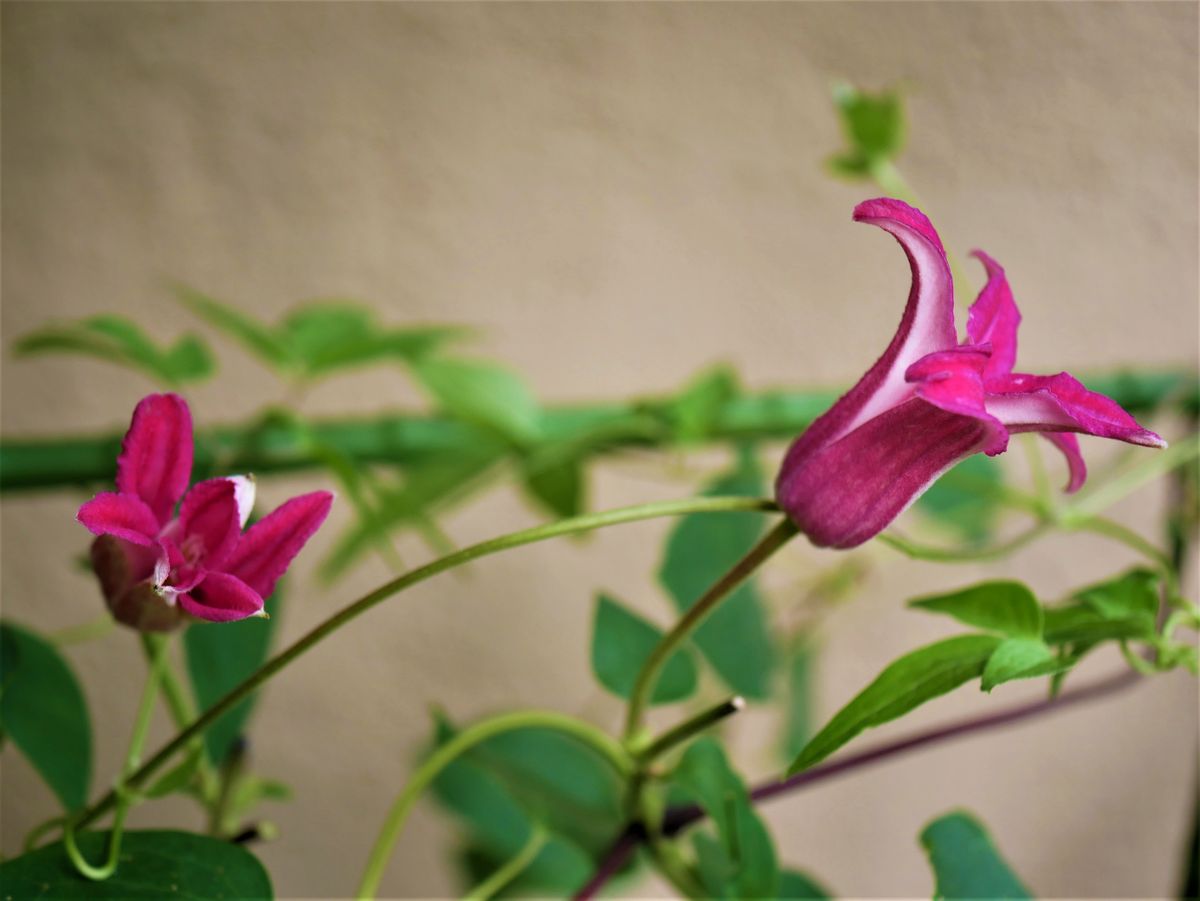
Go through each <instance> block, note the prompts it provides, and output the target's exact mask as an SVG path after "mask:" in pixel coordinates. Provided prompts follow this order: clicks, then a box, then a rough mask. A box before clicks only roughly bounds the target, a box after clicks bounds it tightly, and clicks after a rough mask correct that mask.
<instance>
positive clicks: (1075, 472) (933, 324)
mask: <svg viewBox="0 0 1200 901" xmlns="http://www.w3.org/2000/svg"><path fill="white" fill-rule="evenodd" d="M854 218H855V220H856V221H858V222H869V223H871V224H872V225H877V226H879V227H880V228H882V229H883V230H884V231H887V232H889V233H890V234H891V235H892V236H893V237H895V239H896V240H897V241H899V242H900V246H901V247H902V248H903V249H904V252H905V254H906V255H907V256H908V260H909V264H910V266H911V267H912V290H911V291H910V292H909V295H908V304H907V305H906V306H905V308H904V315H903V317H902V318H901V320H900V326H899V328H898V329H897V330H896V334H895V337H893V338H892V341H891V343H890V344H889V345H888V347H887V350H885V351H884V352H883V356H881V357H880V358H879V359H878V360H877V361H876V362H875V365H873V366H872V367H871V368H870V369H869V370H867V373H866V374H865V375H864V376H863V377H862V378H861V379H859V381H858V384H856V385H855V386H854V387H853V388H851V389H850V390H849V391H848V392H846V394H844V395H843V396H842V397H841V398H840V399H839V400H838V401H837V402H836V403H835V404H834V405H833V406H832V407H831V408H830V409H829V410H828V411H826V412H825V413H824V414H823V415H821V416H820V417H819V418H818V419H816V420H815V421H814V422H813V424H812V425H811V426H809V427H808V429H807V430H806V431H805V432H804V433H803V434H801V435H800V437H799V438H797V439H796V441H795V442H794V443H793V444H792V446H791V448H790V449H789V450H788V453H787V455H786V457H785V458H784V461H783V466H782V467H781V469H780V472H779V477H778V479H777V481H776V486H775V491H776V497H777V499H778V501H779V504H780V506H781V507H782V508H783V509H784V510H785V511H786V512H787V514H788V515H789V516H790V517H791V518H792V520H793V521H794V522H795V523H796V524H797V526H799V527H800V529H801V530H802V531H803V532H804V533H805V534H806V535H808V537H809V539H810V540H811V541H812V542H813V543H814V544H816V545H818V546H820V547H834V548H849V547H854V546H856V545H859V544H862V543H863V542H864V541H866V540H867V539H869V538H871V537H872V536H874V535H876V534H878V533H879V532H881V531H882V530H883V529H884V528H886V527H887V526H888V524H889V523H891V522H892V520H894V519H895V518H896V517H897V516H898V515H900V513H901V512H902V511H903V510H904V509H905V508H906V507H908V505H909V504H911V503H912V502H913V501H914V500H916V498H917V497H919V496H920V495H921V493H922V492H924V491H925V489H926V488H928V487H929V486H930V484H932V483H933V481H934V480H935V479H937V477H938V476H940V475H941V474H942V473H944V472H945V471H946V470H948V469H949V468H950V467H952V466H953V465H954V464H955V463H957V462H959V461H960V460H962V459H963V458H965V457H967V456H970V455H971V454H974V453H978V452H980V451H982V452H983V453H986V454H988V455H995V454H1000V453H1003V452H1004V450H1005V449H1006V448H1007V447H1008V437H1009V435H1011V434H1015V433H1018V432H1041V433H1043V434H1044V435H1045V436H1046V437H1047V438H1048V439H1049V440H1050V441H1051V442H1052V443H1053V444H1054V445H1055V446H1056V447H1058V449H1059V450H1060V451H1062V452H1063V454H1064V455H1065V456H1066V460H1067V466H1068V469H1069V471H1070V479H1069V481H1068V484H1067V489H1066V490H1067V491H1076V490H1078V489H1079V487H1080V486H1081V485H1083V482H1084V479H1085V478H1086V477H1087V469H1086V467H1085V466H1084V462H1083V456H1082V455H1081V453H1080V450H1079V442H1078V439H1077V438H1076V437H1075V434H1074V433H1080V434H1085V435H1096V436H1098V437H1101V438H1115V439H1117V440H1118V441H1127V442H1129V443H1131V444H1141V445H1145V446H1147V447H1164V446H1165V445H1166V443H1165V442H1164V441H1163V440H1162V439H1161V438H1159V437H1158V436H1157V435H1155V434H1154V433H1153V432H1150V431H1147V430H1146V429H1143V428H1142V427H1141V426H1139V425H1138V424H1137V422H1135V421H1134V419H1133V417H1132V416H1130V415H1129V414H1128V413H1127V412H1125V411H1124V410H1123V409H1121V407H1120V406H1119V405H1118V404H1117V403H1116V402H1115V401H1113V400H1111V399H1110V398H1108V397H1105V396H1104V395H1102V394H1097V393H1095V392H1094V391H1089V390H1088V389H1087V388H1085V387H1084V386H1083V385H1082V384H1080V383H1079V382H1078V381H1077V380H1076V379H1074V378H1072V377H1071V376H1070V375H1068V374H1067V373H1065V372H1060V373H1058V374H1057V375H1044V376H1039V375H1024V374H1021V373H1015V372H1013V371H1012V370H1013V365H1014V363H1015V361H1016V356H1017V325H1018V323H1019V322H1020V321H1021V315H1020V313H1019V312H1017V307H1016V304H1015V303H1014V302H1013V296H1012V291H1011V290H1010V288H1009V286H1008V281H1007V279H1006V278H1005V275H1004V270H1003V269H1002V268H1001V267H1000V266H999V265H998V264H997V263H996V262H995V261H994V260H992V259H991V258H990V257H988V256H987V255H986V254H984V253H982V252H980V251H976V252H975V253H974V254H973V255H974V256H976V257H977V258H978V259H979V260H980V262H982V263H983V266H984V268H985V269H986V270H987V284H986V285H984V287H983V290H982V291H981V292H980V293H979V297H978V298H977V299H976V301H975V303H974V304H973V305H972V306H971V309H970V311H969V313H968V317H967V340H966V341H965V342H964V343H963V344H961V345H960V344H959V343H958V339H957V336H956V334H955V327H954V289H953V285H952V282H951V279H950V266H949V264H948V262H947V260H946V252H945V250H943V248H942V242H941V240H940V239H939V238H938V235H937V232H936V231H934V229H933V226H932V225H931V224H930V222H929V220H928V219H927V218H926V217H925V215H924V214H923V213H921V212H920V211H919V210H917V209H914V208H913V207H911V206H909V205H908V204H905V203H902V202H901V201H899V200H890V199H886V198H885V199H879V200H868V201H866V202H865V203H861V204H859V205H858V207H856V208H855V210H854Z"/></svg>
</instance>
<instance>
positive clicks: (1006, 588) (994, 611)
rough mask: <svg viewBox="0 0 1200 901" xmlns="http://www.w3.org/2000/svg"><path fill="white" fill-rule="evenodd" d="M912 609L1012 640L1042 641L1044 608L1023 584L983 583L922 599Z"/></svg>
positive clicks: (912, 604) (912, 603) (911, 602)
mask: <svg viewBox="0 0 1200 901" xmlns="http://www.w3.org/2000/svg"><path fill="white" fill-rule="evenodd" d="M909 606H910V607H917V608H920V609H921V610H930V611H933V612H934V613H945V614H947V615H948V616H952V617H954V618H955V619H957V620H958V621H959V622H961V623H966V624H967V625H968V626H975V627H977V628H980V629H988V630H989V631H992V632H1000V633H1002V634H1004V635H1010V636H1012V637H1013V638H1041V637H1042V605H1041V604H1039V603H1038V602H1037V598H1035V597H1034V596H1033V592H1032V591H1030V590H1029V589H1028V588H1026V587H1025V586H1024V585H1022V584H1021V583H1020V582H983V583H981V584H979V585H972V586H971V587H970V588H964V589H962V590H961V591H954V592H951V593H949V594H939V595H934V596H932V597H927V598H919V599H917V600H915V601H910V602H909Z"/></svg>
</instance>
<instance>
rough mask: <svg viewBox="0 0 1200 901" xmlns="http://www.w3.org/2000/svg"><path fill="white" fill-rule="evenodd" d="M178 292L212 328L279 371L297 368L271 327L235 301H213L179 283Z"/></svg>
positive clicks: (289, 353)
mask: <svg viewBox="0 0 1200 901" xmlns="http://www.w3.org/2000/svg"><path fill="white" fill-rule="evenodd" d="M175 294H176V296H177V297H178V298H179V300H180V302H181V303H183V305H184V306H186V307H187V308H188V309H189V310H191V311H192V312H193V313H195V314H196V315H197V316H199V317H200V318H201V319H203V320H204V321H205V322H207V323H208V324H209V325H211V326H212V327H213V328H215V329H218V330H220V331H222V332H224V333H225V334H226V335H228V336H229V337H231V338H233V339H234V340H236V341H238V342H240V343H241V344H242V345H243V346H244V347H245V348H246V349H247V350H249V351H250V352H251V353H252V354H254V355H255V356H256V357H258V358H259V359H260V360H262V362H264V363H266V364H267V366H268V367H270V368H271V369H274V370H275V371H276V372H277V373H282V372H288V371H291V370H293V369H295V367H296V359H295V357H294V356H293V355H292V354H291V352H290V351H289V349H288V346H287V344H286V343H285V342H284V341H283V340H281V339H280V337H279V336H278V335H277V334H276V333H275V330H274V329H273V328H272V327H271V326H269V325H265V324H263V323H262V322H259V321H258V320H257V319H255V318H253V317H252V316H247V315H246V314H245V313H243V312H241V311H240V310H239V309H237V307H235V306H233V305H232V304H227V303H222V302H220V301H218V300H214V299H213V298H211V297H209V296H207V295H205V294H201V293H200V292H199V291H194V290H192V289H191V288H187V287H183V286H178V287H176V289H175Z"/></svg>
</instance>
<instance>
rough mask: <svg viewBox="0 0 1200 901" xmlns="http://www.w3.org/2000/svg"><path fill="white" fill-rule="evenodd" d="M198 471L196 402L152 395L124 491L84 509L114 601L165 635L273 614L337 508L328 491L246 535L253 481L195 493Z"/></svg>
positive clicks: (127, 464) (214, 484) (215, 484)
mask: <svg viewBox="0 0 1200 901" xmlns="http://www.w3.org/2000/svg"><path fill="white" fill-rule="evenodd" d="M191 472H192V416H191V413H190V412H189V411H188V407H187V403H186V402H185V401H184V400H183V398H181V397H179V396H178V395H175V394H152V395H150V396H149V397H146V398H143V399H142V401H141V402H140V403H139V404H138V405H137V409H135V410H134V411H133V421H132V423H130V426H129V431H128V432H126V433H125V440H124V442H123V444H122V445H121V454H120V456H119V457H118V458H117V492H116V493H112V492H106V493H104V494H98V495H96V496H95V497H94V498H92V500H90V501H88V502H87V503H86V504H84V505H83V506H82V507H80V508H79V513H78V515H77V517H76V518H77V519H78V520H79V521H80V522H81V523H83V524H84V525H85V526H87V528H88V529H89V530H90V531H91V532H93V533H94V534H96V535H99V536H100V537H99V538H97V539H96V541H95V542H94V543H93V545H92V564H93V568H94V569H95V571H96V574H97V576H98V577H99V579H100V585H101V589H102V590H103V592H104V597H105V600H106V601H107V602H108V605H109V608H110V609H111V610H112V612H113V616H114V617H116V619H118V620H119V621H121V622H123V623H125V624H127V625H131V626H133V627H135V628H138V629H143V630H149V631H161V630H166V629H170V628H173V627H174V626H176V625H178V624H179V623H180V622H181V621H182V620H183V618H184V614H187V615H190V616H192V617H195V618H197V619H203V620H209V621H211V622H231V621H233V620H239V619H244V618H245V617H247V616H261V615H263V601H264V599H266V598H268V597H270V595H271V592H272V591H274V590H275V583H276V581H278V579H279V577H280V576H282V575H283V573H284V572H285V571H286V570H287V568H288V565H289V564H290V563H291V562H292V559H293V558H294V557H295V556H296V554H298V553H299V552H300V549H301V548H302V547H304V544H305V542H307V541H308V539H309V538H310V537H312V535H313V533H315V532H316V531H317V529H318V528H319V527H320V525H321V523H322V522H323V521H324V520H325V517H326V515H327V514H328V513H329V508H330V505H331V504H332V503H333V495H332V494H330V493H329V492H328V491H315V492H313V493H312V494H305V495H301V496H300V497H294V498H292V499H291V500H289V501H287V502H286V503H284V504H283V505H282V506H280V507H279V508H278V509H277V510H275V511H274V512H273V513H271V514H270V515H269V516H266V517H264V518H263V519H261V520H260V521H259V522H257V523H255V524H254V526H252V527H251V528H250V529H249V530H247V531H246V532H244V533H243V532H242V529H243V528H244V527H245V525H246V521H247V519H249V516H250V508H251V506H252V505H253V504H254V482H253V480H252V479H250V478H247V477H244V476H233V477H230V478H225V479H209V480H207V481H204V482H199V483H197V484H196V485H193V486H192V489H191V490H190V491H188V490H187V487H188V480H189V478H190V477H191ZM185 492H186V494H185ZM181 498H182V503H180V499H181ZM176 504H179V512H178V515H175V506H176Z"/></svg>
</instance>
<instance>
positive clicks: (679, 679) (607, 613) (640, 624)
mask: <svg viewBox="0 0 1200 901" xmlns="http://www.w3.org/2000/svg"><path fill="white" fill-rule="evenodd" d="M662 637H663V633H662V631H661V630H659V629H658V628H656V627H655V626H653V625H651V624H650V623H649V622H647V621H646V620H644V619H642V618H641V617H640V616H638V615H637V614H636V613H633V612H632V611H630V610H628V609H626V608H625V607H624V606H622V605H621V603H620V602H618V601H616V600H614V599H613V598H611V597H609V596H608V595H605V594H600V595H597V596H596V616H595V620H594V626H593V628H592V672H593V673H595V674H596V678H597V679H598V680H599V681H600V684H601V685H603V686H604V687H605V688H607V689H608V690H609V691H611V692H612V693H613V694H615V695H616V696H617V697H620V698H626V699H628V698H629V696H630V694H631V693H632V692H633V686H634V683H635V682H636V681H637V677H638V673H640V672H641V669H642V665H643V664H644V663H645V662H646V658H647V657H649V656H650V654H651V652H652V651H653V650H654V648H655V647H656V646H657V645H658V642H659V641H660V640H661V639H662ZM695 690H696V664H695V662H694V661H693V660H692V655H691V653H690V652H689V651H688V650H687V649H686V648H681V649H680V650H678V651H676V652H675V653H674V654H672V655H671V658H670V659H669V660H668V661H667V664H666V666H664V667H663V669H662V674H661V675H660V676H659V679H658V683H657V684H656V685H655V687H654V692H653V694H652V695H651V697H650V703H651V704H668V703H671V702H673V701H682V700H683V699H684V698H687V697H690V696H691V694H692V693H693V692H694V691H695Z"/></svg>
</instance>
